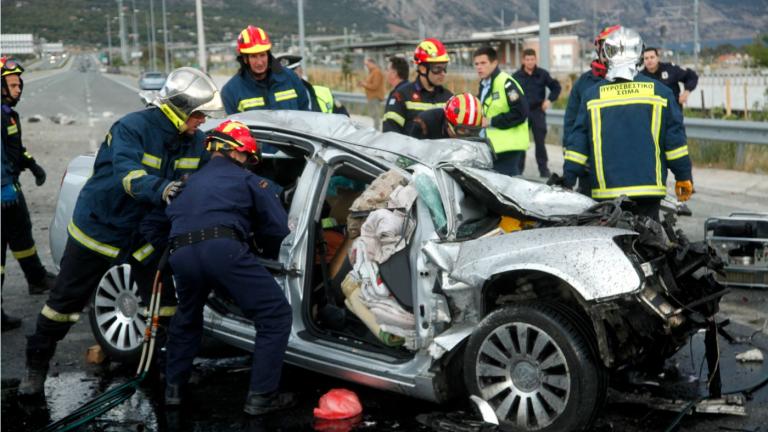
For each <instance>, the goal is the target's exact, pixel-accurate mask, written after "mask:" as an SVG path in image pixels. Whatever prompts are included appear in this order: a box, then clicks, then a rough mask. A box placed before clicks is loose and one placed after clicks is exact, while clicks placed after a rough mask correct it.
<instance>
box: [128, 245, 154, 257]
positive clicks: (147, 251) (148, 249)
mask: <svg viewBox="0 0 768 432" xmlns="http://www.w3.org/2000/svg"><path fill="white" fill-rule="evenodd" d="M154 251H155V248H154V247H153V246H152V244H151V243H147V244H145V245H144V246H142V247H140V248H139V249H138V250H136V252H134V253H133V257H134V258H135V259H136V261H138V262H142V261H144V260H145V259H146V258H147V257H148V256H150V255H152V252H154Z"/></svg>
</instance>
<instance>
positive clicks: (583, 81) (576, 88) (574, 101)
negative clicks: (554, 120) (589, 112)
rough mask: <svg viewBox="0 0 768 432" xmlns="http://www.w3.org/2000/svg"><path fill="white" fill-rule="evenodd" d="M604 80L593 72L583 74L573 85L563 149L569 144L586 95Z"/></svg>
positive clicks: (565, 119) (564, 120) (564, 127)
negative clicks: (569, 136)
mask: <svg viewBox="0 0 768 432" xmlns="http://www.w3.org/2000/svg"><path fill="white" fill-rule="evenodd" d="M602 80H603V77H600V76H598V75H595V73H594V72H593V71H591V70H588V71H586V72H584V73H583V74H581V76H580V77H579V79H577V80H576V82H575V83H573V88H572V89H571V95H570V96H568V106H566V107H565V117H564V118H563V147H565V146H566V145H567V143H568V135H570V134H571V131H572V130H573V124H574V123H576V115H578V114H579V108H580V107H581V102H582V101H583V100H584V93H586V92H587V90H589V88H590V87H592V86H593V85H595V84H597V83H599V82H600V81H602Z"/></svg>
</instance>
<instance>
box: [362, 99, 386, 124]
mask: <svg viewBox="0 0 768 432" xmlns="http://www.w3.org/2000/svg"><path fill="white" fill-rule="evenodd" d="M383 109H384V108H383V107H382V105H381V99H368V103H367V104H366V110H367V111H368V116H370V117H371V118H372V119H373V127H374V128H375V129H376V130H378V131H380V130H381V111H382V110H383Z"/></svg>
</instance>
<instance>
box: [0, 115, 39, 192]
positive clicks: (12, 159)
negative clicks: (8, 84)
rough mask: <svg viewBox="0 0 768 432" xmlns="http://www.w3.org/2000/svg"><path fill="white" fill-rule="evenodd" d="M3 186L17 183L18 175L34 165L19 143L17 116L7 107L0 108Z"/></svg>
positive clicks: (19, 134)
mask: <svg viewBox="0 0 768 432" xmlns="http://www.w3.org/2000/svg"><path fill="white" fill-rule="evenodd" d="M2 144H3V155H2V160H3V166H2V174H3V175H2V183H3V186H5V185H7V184H10V183H18V181H19V174H21V172H22V171H23V170H25V169H27V168H31V167H32V166H34V165H35V164H36V162H35V159H34V158H33V157H32V155H31V154H29V152H28V151H27V149H26V148H25V147H24V145H23V144H22V142H21V122H20V121H19V114H18V113H17V112H16V111H14V109H13V108H11V107H10V106H8V105H3V106H2Z"/></svg>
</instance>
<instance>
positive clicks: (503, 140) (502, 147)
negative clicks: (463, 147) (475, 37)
mask: <svg viewBox="0 0 768 432" xmlns="http://www.w3.org/2000/svg"><path fill="white" fill-rule="evenodd" d="M508 79H510V80H512V82H513V83H514V84H515V86H517V91H518V92H519V93H520V97H525V93H523V89H522V87H520V84H518V83H517V81H515V79H514V78H512V76H511V75H509V74H508V73H506V72H500V73H499V74H498V75H496V78H494V80H493V83H492V84H491V90H490V94H488V95H487V96H486V97H485V100H484V101H483V115H484V116H485V117H486V118H487V119H489V120H490V119H492V118H493V117H494V116H497V115H499V114H504V113H507V112H509V102H508V100H507V92H506V90H505V89H504V84H505V83H506V82H507V80H508ZM485 136H486V137H487V138H488V140H490V141H491V146H493V151H494V152H496V154H499V153H504V152H509V151H516V150H517V151H519V150H523V151H525V150H528V147H529V146H530V145H531V143H530V141H529V140H528V120H526V121H524V122H522V123H520V124H519V125H517V126H515V127H511V128H509V129H498V128H495V127H488V128H486V129H485Z"/></svg>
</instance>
